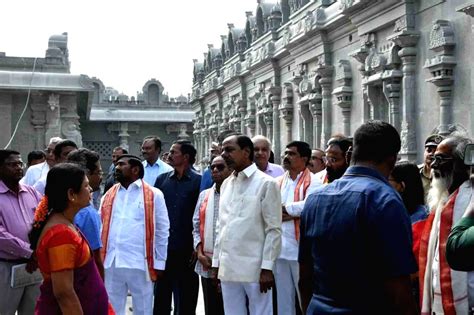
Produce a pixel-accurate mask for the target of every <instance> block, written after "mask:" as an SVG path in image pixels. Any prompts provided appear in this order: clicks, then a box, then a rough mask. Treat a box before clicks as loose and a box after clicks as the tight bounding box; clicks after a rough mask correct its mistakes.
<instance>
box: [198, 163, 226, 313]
mask: <svg viewBox="0 0 474 315" xmlns="http://www.w3.org/2000/svg"><path fill="white" fill-rule="evenodd" d="M210 170H211V176H212V180H213V182H214V184H213V186H212V187H211V188H209V189H206V190H204V191H202V192H201V193H200V194H199V199H198V202H197V204H196V209H195V210H194V217H193V238H194V248H195V250H196V252H197V257H198V261H197V262H196V268H195V271H196V273H197V274H198V275H200V276H201V285H202V292H203V295H204V309H205V313H206V315H218V314H224V305H223V302H222V293H220V292H219V290H218V287H217V285H216V283H215V282H214V281H213V279H212V272H211V267H212V254H213V252H214V244H215V240H216V237H217V229H216V224H217V220H218V218H219V199H220V191H221V185H222V183H223V182H224V180H225V179H226V178H227V177H229V175H230V174H231V173H232V169H231V168H229V167H228V166H227V164H226V163H225V161H224V159H223V158H222V157H221V156H216V157H215V158H214V159H213V160H212V162H211V166H210Z"/></svg>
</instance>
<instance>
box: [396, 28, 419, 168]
mask: <svg viewBox="0 0 474 315" xmlns="http://www.w3.org/2000/svg"><path fill="white" fill-rule="evenodd" d="M419 37H420V36H419V34H418V32H415V31H411V30H403V31H401V32H399V33H397V34H394V35H392V36H391V37H389V40H391V41H393V42H394V43H395V44H396V45H398V46H399V47H401V49H400V51H399V52H398V55H399V56H400V58H401V59H402V73H403V79H402V88H403V92H402V95H403V96H402V108H403V109H402V122H401V138H402V139H401V140H402V148H401V150H400V155H401V157H402V159H404V160H408V161H416V155H417V150H416V148H417V146H416V125H415V117H416V116H415V115H416V111H415V102H416V76H415V71H416V53H417V49H416V45H417V43H418V38H419Z"/></svg>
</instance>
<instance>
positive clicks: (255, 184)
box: [0, 121, 474, 315]
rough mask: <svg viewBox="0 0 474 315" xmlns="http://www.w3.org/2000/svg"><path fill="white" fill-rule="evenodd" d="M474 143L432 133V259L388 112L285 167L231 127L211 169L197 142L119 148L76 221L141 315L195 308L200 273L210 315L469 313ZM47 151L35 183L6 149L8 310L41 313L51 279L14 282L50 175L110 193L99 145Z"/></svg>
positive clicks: (105, 273)
mask: <svg viewBox="0 0 474 315" xmlns="http://www.w3.org/2000/svg"><path fill="white" fill-rule="evenodd" d="M468 143H470V140H469V139H468V138H466V137H462V136H455V135H454V136H448V137H446V138H444V137H441V136H438V135H434V136H430V137H429V138H428V139H427V140H426V142H425V155H424V158H425V159H424V164H423V165H421V166H420V176H422V177H423V178H424V180H427V181H428V185H425V187H426V195H427V202H428V204H429V206H430V209H431V212H430V215H429V216H428V219H427V220H426V222H424V226H423V229H422V230H421V232H420V233H421V237H420V249H419V252H414V251H413V250H412V227H411V224H410V221H409V218H408V213H407V211H406V210H405V208H404V205H403V202H402V201H401V198H400V196H399V195H398V193H397V192H396V191H395V190H394V189H393V188H392V187H391V186H390V184H389V183H388V177H389V175H390V173H391V171H392V169H393V167H394V166H395V163H396V162H397V156H398V151H399V150H400V146H401V144H400V137H399V134H398V132H397V131H396V129H395V128H393V127H392V126H391V125H389V124H388V123H384V122H380V121H369V122H367V123H365V124H363V125H362V126H361V127H359V128H358V129H357V131H356V132H355V134H354V138H347V137H345V136H342V135H335V136H334V137H332V138H331V139H330V140H329V141H328V143H327V148H326V150H325V151H322V150H319V149H312V148H311V147H310V145H309V144H307V143H305V142H302V141H292V142H290V143H288V144H287V145H286V146H285V149H284V152H283V154H282V157H281V161H282V166H280V165H276V164H274V163H272V162H270V160H271V143H270V141H269V140H268V139H267V138H266V137H263V136H255V137H254V138H252V139H251V138H249V137H247V136H244V135H241V134H237V133H232V132H227V133H224V134H222V135H220V137H219V139H218V142H217V143H213V145H212V146H211V152H210V153H211V159H210V166H209V168H207V169H206V170H204V172H203V175H201V174H200V173H199V172H198V171H196V169H195V168H194V164H195V162H196V149H195V148H194V146H193V145H192V144H191V143H190V142H189V141H185V140H177V141H175V142H174V143H173V144H172V145H171V148H170V150H169V152H167V155H166V159H165V160H161V159H160V155H161V145H162V144H161V141H160V139H159V138H158V137H156V136H149V137H146V138H145V139H144V141H143V143H142V150H141V153H142V156H143V158H144V160H143V161H142V159H141V158H140V157H138V156H134V155H130V154H128V152H127V151H126V150H125V149H124V148H120V147H117V148H115V149H114V151H113V153H112V158H113V164H112V165H111V167H110V169H109V173H110V172H113V174H114V176H113V177H112V176H108V177H107V178H106V182H105V184H106V189H105V191H104V194H103V196H102V198H101V201H100V205H99V206H98V207H95V206H94V203H93V200H91V205H90V206H88V207H86V208H84V209H82V210H81V211H80V212H79V213H78V214H77V215H76V217H75V224H76V225H77V226H78V227H79V228H80V229H81V231H82V232H83V233H84V235H85V237H86V238H87V240H88V241H89V244H90V245H91V249H92V251H93V253H94V260H95V262H96V265H97V267H98V270H99V272H100V274H101V276H102V277H103V279H104V282H105V286H106V289H107V292H108V294H109V299H110V301H111V304H112V306H113V308H114V310H115V312H116V313H117V314H125V312H126V310H125V307H126V299H127V295H128V294H131V296H132V303H133V312H134V314H152V313H153V314H170V312H171V311H174V314H194V313H195V310H196V305H197V299H198V290H199V276H200V277H201V285H202V290H203V296H204V306H205V311H206V314H224V313H225V314H248V313H249V314H276V313H278V314H285V315H286V314H289V315H291V314H296V313H298V312H302V313H304V314H329V313H331V314H332V313H338V314H417V313H420V311H421V313H422V314H468V313H469V312H472V309H473V308H472V307H473V306H474V290H473V289H472V288H471V285H470V283H471V282H472V281H471V279H470V278H471V277H470V273H467V272H466V271H471V269H469V268H472V267H474V263H473V260H474V259H473V258H472V255H470V252H469V251H468V250H470V249H472V248H474V236H471V237H466V236H465V235H464V234H463V233H469V232H470V233H471V234H472V233H473V232H472V231H470V230H469V228H470V226H471V225H473V224H474V221H473V220H472V217H474V215H473V214H472V213H474V202H471V196H472V185H471V183H470V181H469V180H468V179H469V168H468V167H467V166H466V165H465V164H464V163H463V157H464V149H465V147H466V145H467V144H468ZM45 154H46V156H45V161H44V162H41V163H38V164H36V165H33V166H30V167H29V169H28V171H27V172H26V174H25V176H23V162H22V161H21V156H20V153H19V152H16V151H12V150H0V291H1V292H2V294H0V314H15V312H16V311H18V312H19V314H30V313H32V312H33V309H34V304H35V300H36V297H37V296H38V293H39V287H38V284H32V285H29V286H24V287H19V288H12V287H11V285H10V282H11V279H10V278H11V268H12V266H15V265H17V264H22V263H26V262H28V261H29V260H30V258H31V254H32V252H31V249H30V248H29V243H28V232H29V230H30V229H31V223H32V220H33V216H34V209H35V207H36V205H37V204H38V202H39V200H40V198H41V195H42V194H43V193H44V186H45V184H46V178H47V172H48V170H49V169H50V168H51V167H53V166H54V165H56V164H58V163H64V162H68V163H76V164H78V165H80V166H81V167H83V168H84V169H85V170H86V174H87V176H88V178H89V182H90V186H91V188H92V189H93V190H94V191H100V186H101V180H102V177H103V176H102V175H103V172H102V169H101V166H100V157H99V155H98V154H97V153H95V152H93V151H90V150H88V149H85V148H79V149H78V148H77V146H76V144H75V143H74V142H72V141H70V140H67V139H66V140H63V139H59V138H53V139H51V141H50V143H49V145H48V148H47V150H46V152H45ZM206 173H207V175H206ZM466 209H467V210H466ZM463 217H464V218H463ZM458 221H459V223H460V226H459V227H457V226H456V227H454V226H455V225H456V223H457V222H458ZM453 227H454V230H453V235H451V237H450V236H449V234H450V231H451V229H452V228H453ZM468 236H469V235H468ZM469 246H470V247H469ZM466 248H467V249H466ZM450 264H451V265H452V266H453V267H454V268H456V269H459V270H463V271H455V270H454V269H452V268H451V267H450ZM417 271H419V279H420V280H419V282H420V285H419V287H420V301H419V302H418V301H415V299H414V295H413V292H412V282H411V278H413V277H414V276H415V275H416V273H417ZM172 301H173V302H174V303H173V305H172Z"/></svg>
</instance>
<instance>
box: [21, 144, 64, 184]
mask: <svg viewBox="0 0 474 315" xmlns="http://www.w3.org/2000/svg"><path fill="white" fill-rule="evenodd" d="M61 141H63V139H61V138H59V137H53V138H51V139H50V140H49V144H48V146H47V147H46V150H45V154H46V160H45V161H44V162H42V163H40V164H36V165H33V166H31V167H29V168H28V170H27V171H26V173H25V176H24V177H23V178H22V179H21V181H20V182H21V183H22V184H23V185H28V186H33V185H34V184H35V183H36V182H37V181H38V180H39V179H40V178H42V177H45V176H46V174H47V173H48V171H49V169H50V168H51V167H53V166H54V165H55V164H56V159H55V158H54V147H56V144H58V143H59V142H61Z"/></svg>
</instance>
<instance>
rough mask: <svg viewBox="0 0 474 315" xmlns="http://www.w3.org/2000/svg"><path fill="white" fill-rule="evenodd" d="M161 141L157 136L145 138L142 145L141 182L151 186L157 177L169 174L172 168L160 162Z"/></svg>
mask: <svg viewBox="0 0 474 315" xmlns="http://www.w3.org/2000/svg"><path fill="white" fill-rule="evenodd" d="M160 153H161V140H160V138H158V137H157V136H147V137H145V139H143V143H142V156H143V158H144V159H145V160H144V161H143V167H144V168H145V176H143V180H144V181H145V182H146V183H147V184H148V185H151V186H153V185H154V184H155V181H156V179H157V178H158V176H159V175H161V174H163V173H167V172H171V171H172V170H173V168H172V167H171V166H169V165H168V164H167V163H165V162H163V161H162V160H160Z"/></svg>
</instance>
